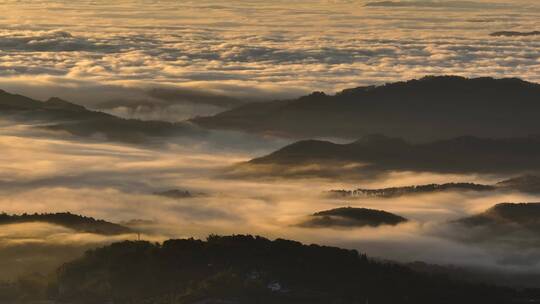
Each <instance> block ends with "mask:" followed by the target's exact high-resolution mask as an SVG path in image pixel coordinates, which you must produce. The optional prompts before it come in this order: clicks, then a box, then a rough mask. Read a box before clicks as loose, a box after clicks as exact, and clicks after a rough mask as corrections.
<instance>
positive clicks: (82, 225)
mask: <svg viewBox="0 0 540 304" xmlns="http://www.w3.org/2000/svg"><path fill="white" fill-rule="evenodd" d="M35 222H39V223H49V224H55V225H59V226H63V227H66V228H70V229H73V230H76V231H80V232H89V233H97V234H103V235H116V234H126V233H133V231H132V230H131V229H129V228H127V227H124V226H121V225H118V224H114V223H110V222H106V221H104V220H96V219H94V218H91V217H86V216H81V215H76V214H72V213H69V212H65V213H41V214H38V213H35V214H22V215H9V214H6V213H2V214H0V225H7V224H22V223H35Z"/></svg>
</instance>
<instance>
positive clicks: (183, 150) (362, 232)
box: [0, 121, 540, 279]
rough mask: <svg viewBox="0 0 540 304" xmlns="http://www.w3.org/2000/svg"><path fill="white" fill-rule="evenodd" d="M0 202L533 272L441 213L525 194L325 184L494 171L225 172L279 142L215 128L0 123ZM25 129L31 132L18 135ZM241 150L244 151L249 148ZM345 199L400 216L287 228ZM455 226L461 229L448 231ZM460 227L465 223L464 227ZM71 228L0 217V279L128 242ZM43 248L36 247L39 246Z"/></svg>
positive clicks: (513, 251) (150, 234)
mask: <svg viewBox="0 0 540 304" xmlns="http://www.w3.org/2000/svg"><path fill="white" fill-rule="evenodd" d="M0 134H1V135H0V151H2V152H1V153H0V206H1V207H0V209H1V211H3V212H6V213H10V214H11V213H17V214H20V213H34V212H64V211H69V212H72V213H76V214H82V215H86V216H92V217H95V218H99V219H104V220H107V221H112V222H117V223H121V222H128V221H131V220H136V219H137V220H144V221H141V222H140V223H142V224H140V225H138V226H137V227H138V228H139V229H141V230H142V231H143V234H142V236H141V237H142V238H143V239H147V240H153V241H154V240H155V241H158V240H163V239H167V238H181V237H191V236H193V237H199V238H204V237H206V236H207V235H208V234H258V235H263V236H267V237H270V238H277V237H281V238H289V239H294V240H298V241H302V242H307V243H320V244H328V245H337V246H341V247H347V248H355V249H358V250H359V251H361V252H365V253H367V254H368V255H370V256H375V257H380V258H384V259H392V260H398V261H403V262H411V261H425V262H429V263H438V264H453V265H461V266H479V267H487V268H492V269H503V270H509V271H510V270H512V271H523V272H536V271H538V272H539V273H540V267H538V262H540V250H538V249H535V247H537V246H529V245H527V244H525V243H521V242H519V241H516V242H508V243H506V242H505V243H498V242H490V241H489V240H487V241H484V242H480V243H478V242H475V243H462V242H459V241H455V240H454V238H452V235H453V234H455V233H458V232H456V231H451V228H450V227H449V225H447V221H449V220H452V219H457V218H461V217H463V216H466V215H469V214H474V213H477V212H482V211H484V210H485V209H487V208H489V207H491V206H493V205H495V204H497V203H500V202H533V201H538V200H540V198H539V197H535V196H529V195H524V194H518V193H514V194H512V193H501V192H475V193H473V192H465V193H448V192H446V193H437V194H427V195H416V196H404V197H400V198H392V199H388V198H387V199H383V198H380V199H376V198H369V199H355V200H336V199H332V198H328V197H325V196H324V195H323V192H324V191H327V190H330V189H355V188H359V187H364V188H375V187H387V186H403V185H414V184H427V183H444V182H461V181H463V182H478V183H495V182H497V181H499V180H501V179H504V178H506V177H503V176H479V175H473V176H470V175H469V176H464V175H463V176H460V175H434V174H430V173H423V174H418V173H407V172H395V173H392V174H389V175H387V176H385V177H384V178H381V179H379V180H370V181H367V182H366V181H362V182H360V181H354V180H350V181H343V180H340V181H336V180H334V181H332V180H322V179H304V180H280V179H262V178H261V179H254V178H251V179H249V180H243V179H232V178H225V177H223V176H224V175H223V174H222V172H223V170H225V169H226V168H228V167H229V166H231V165H233V164H236V163H238V162H242V161H246V160H249V159H251V158H253V157H255V156H260V155H264V154H265V153H268V152H270V151H273V150H274V149H276V148H278V147H280V146H282V145H284V144H285V143H286V142H285V141H283V140H276V139H271V138H255V137H253V136H246V135H240V134H234V133H227V136H226V137H224V136H225V133H223V134H220V138H221V139H222V140H221V141H220V143H219V144H215V143H214V144H212V143H210V141H211V137H212V136H210V138H209V142H193V141H185V142H174V143H173V142H171V143H168V144H164V145H162V146H151V147H145V146H128V145H122V144H115V143H104V142H97V141H81V140H75V139H73V138H72V139H66V138H68V137H64V139H59V137H55V136H49V134H46V133H41V132H39V131H36V130H35V129H33V128H32V126H28V125H26V126H25V125H14V124H12V123H8V122H5V121H4V122H1V123H0ZM29 134H31V135H29ZM248 151H249V152H248ZM171 189H181V190H189V191H191V192H192V193H203V194H204V195H200V196H196V197H193V198H184V199H174V198H167V197H162V196H157V195H154V194H153V193H154V192H160V191H166V190H171ZM344 206H353V207H366V208H373V209H381V210H385V211H388V212H393V213H396V214H399V215H401V216H404V217H406V218H408V219H410V220H411V221H409V222H408V223H405V224H400V225H398V226H381V227H379V228H354V229H349V228H347V229H345V228H343V229H329V228H300V227H297V226H295V224H297V223H298V222H299V221H301V220H302V219H304V218H305V217H306V216H308V215H310V214H312V213H314V212H316V211H321V210H327V209H331V208H337V207H344ZM459 233H462V232H459ZM466 233H468V232H466ZM136 238H137V236H136V235H125V236H115V237H105V236H97V235H93V234H88V233H76V232H73V231H71V230H69V229H65V228H59V227H56V226H52V225H46V224H16V225H6V226H3V227H2V229H1V232H0V261H2V262H1V263H0V267H2V269H6V271H5V272H3V273H2V276H1V277H0V279H6V278H9V277H11V276H14V275H19V274H21V273H24V272H28V271H36V270H37V271H41V270H43V271H45V269H47V267H49V266H50V267H52V265H57V264H59V263H61V262H63V261H64V260H69V259H71V258H73V257H75V256H77V255H79V254H80V253H81V252H82V251H83V250H85V249H87V248H91V247H93V246H98V245H101V244H104V243H107V242H112V241H117V240H122V239H136ZM46 253H47V254H46Z"/></svg>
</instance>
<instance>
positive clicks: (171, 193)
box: [154, 189, 205, 199]
mask: <svg viewBox="0 0 540 304" xmlns="http://www.w3.org/2000/svg"><path fill="white" fill-rule="evenodd" d="M154 195H157V196H163V197H168V198H174V199H183V198H193V197H200V196H204V195H205V194H204V193H200V192H199V193H192V192H190V191H188V190H181V189H172V190H166V191H158V192H154Z"/></svg>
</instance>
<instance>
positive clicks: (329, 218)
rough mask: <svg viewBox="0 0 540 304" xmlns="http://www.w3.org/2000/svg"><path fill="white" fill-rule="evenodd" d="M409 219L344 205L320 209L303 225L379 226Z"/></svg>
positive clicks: (310, 226) (312, 226) (309, 226)
mask: <svg viewBox="0 0 540 304" xmlns="http://www.w3.org/2000/svg"><path fill="white" fill-rule="evenodd" d="M406 221H407V219H406V218H404V217H402V216H399V215H396V214H393V213H390V212H386V211H382V210H373V209H366V208H352V207H343V208H336V209H331V210H325V211H320V212H316V213H314V214H312V215H311V216H310V217H309V218H308V219H307V220H306V221H304V222H302V223H300V226H301V227H307V228H317V227H364V226H371V227H377V226H381V225H397V224H400V223H404V222H406Z"/></svg>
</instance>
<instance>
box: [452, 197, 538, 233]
mask: <svg viewBox="0 0 540 304" xmlns="http://www.w3.org/2000/svg"><path fill="white" fill-rule="evenodd" d="M458 222H460V223H462V224H465V225H468V226H497V225H517V226H519V227H526V228H528V229H533V230H535V231H537V232H540V203H502V204H497V205H495V206H494V207H492V208H490V209H488V210H486V211H485V212H483V213H480V214H478V215H473V216H470V217H467V218H464V219H460V220H458Z"/></svg>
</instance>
